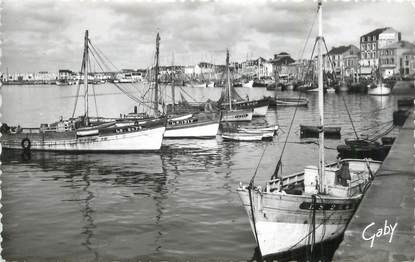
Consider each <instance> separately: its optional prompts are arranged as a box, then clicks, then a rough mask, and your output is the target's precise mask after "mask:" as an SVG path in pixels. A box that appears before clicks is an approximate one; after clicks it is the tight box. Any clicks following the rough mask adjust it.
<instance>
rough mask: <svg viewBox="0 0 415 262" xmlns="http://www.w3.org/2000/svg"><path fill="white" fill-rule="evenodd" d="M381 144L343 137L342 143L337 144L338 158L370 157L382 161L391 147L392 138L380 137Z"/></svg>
mask: <svg viewBox="0 0 415 262" xmlns="http://www.w3.org/2000/svg"><path fill="white" fill-rule="evenodd" d="M381 141H382V144H380V143H379V142H376V141H370V140H367V139H345V141H344V144H343V145H338V146H337V152H338V153H339V155H338V156H339V157H340V158H342V159H343V158H359V159H365V158H371V159H373V160H378V161H383V160H384V159H385V158H386V156H387V155H388V153H389V150H390V148H391V147H392V144H393V141H394V138H391V137H382V139H381Z"/></svg>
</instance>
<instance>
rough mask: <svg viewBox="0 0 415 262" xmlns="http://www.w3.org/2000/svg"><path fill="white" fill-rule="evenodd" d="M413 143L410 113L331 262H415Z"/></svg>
mask: <svg viewBox="0 0 415 262" xmlns="http://www.w3.org/2000/svg"><path fill="white" fill-rule="evenodd" d="M414 141H415V140H414V114H413V113H411V114H410V116H409V117H408V119H407V120H406V122H405V124H404V126H403V127H402V129H401V130H400V131H399V135H398V138H397V139H396V140H395V143H394V144H393V146H392V148H391V150H390V152H389V154H388V156H387V157H386V159H385V160H384V162H383V165H382V166H381V168H380V170H379V172H378V175H377V177H376V178H375V180H374V181H373V183H372V185H371V187H370V188H369V190H368V192H367V193H366V195H365V197H364V199H363V200H362V202H361V204H360V206H359V208H358V210H357V211H356V213H355V215H354V217H353V218H352V220H351V221H350V224H349V226H348V228H347V230H346V232H345V235H344V240H343V242H342V243H341V244H340V246H339V248H338V249H337V251H336V253H335V255H334V258H333V261H414V260H415V248H414V247H415V209H414V208H415V187H414V186H415V163H414V153H415V150H414ZM372 223H374V224H372ZM385 223H386V225H388V226H387V228H386V227H385ZM396 223H397V224H396ZM395 225H396V227H395V229H394V232H393V235H392V234H391V232H392V230H391V227H394V226H395ZM385 228H386V230H385ZM365 229H366V230H365ZM376 233H378V236H376V235H375V234H376ZM386 233H388V234H386ZM363 237H364V238H366V239H368V240H365V239H363ZM372 239H373V246H372V247H371V244H372Z"/></svg>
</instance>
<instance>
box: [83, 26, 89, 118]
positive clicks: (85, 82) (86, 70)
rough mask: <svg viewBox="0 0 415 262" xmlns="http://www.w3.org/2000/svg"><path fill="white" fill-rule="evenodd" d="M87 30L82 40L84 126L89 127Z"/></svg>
mask: <svg viewBox="0 0 415 262" xmlns="http://www.w3.org/2000/svg"><path fill="white" fill-rule="evenodd" d="M88 58H89V55H88V30H85V39H84V87H85V120H84V121H85V126H88V125H89V120H88V62H89V61H88Z"/></svg>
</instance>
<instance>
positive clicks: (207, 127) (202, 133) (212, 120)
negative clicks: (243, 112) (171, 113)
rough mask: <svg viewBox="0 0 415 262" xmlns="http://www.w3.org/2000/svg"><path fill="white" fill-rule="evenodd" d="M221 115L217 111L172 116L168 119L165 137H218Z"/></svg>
mask: <svg viewBox="0 0 415 262" xmlns="http://www.w3.org/2000/svg"><path fill="white" fill-rule="evenodd" d="M219 121H220V117H219V115H217V114H216V113H197V114H187V115H183V116H177V117H172V118H169V119H168V120H167V127H166V132H165V133H164V137H165V138H211V137H216V134H217V133H218V129H219Z"/></svg>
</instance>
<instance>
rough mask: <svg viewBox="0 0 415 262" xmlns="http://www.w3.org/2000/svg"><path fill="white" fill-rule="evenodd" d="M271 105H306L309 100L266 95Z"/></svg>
mask: <svg viewBox="0 0 415 262" xmlns="http://www.w3.org/2000/svg"><path fill="white" fill-rule="evenodd" d="M268 99H269V101H270V103H269V105H270V106H271V107H275V106H283V107H286V106H308V103H309V102H310V101H309V100H308V99H307V98H298V97H277V98H273V97H268Z"/></svg>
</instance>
